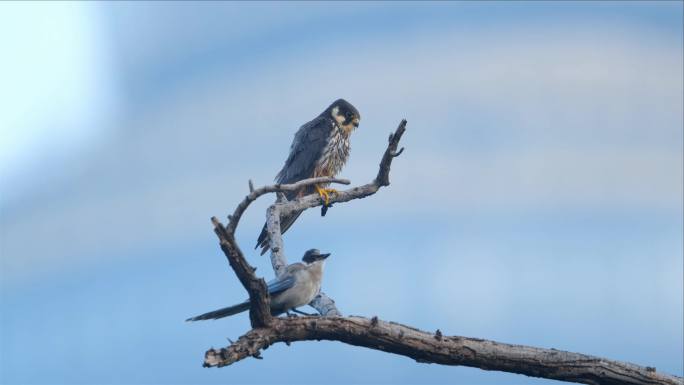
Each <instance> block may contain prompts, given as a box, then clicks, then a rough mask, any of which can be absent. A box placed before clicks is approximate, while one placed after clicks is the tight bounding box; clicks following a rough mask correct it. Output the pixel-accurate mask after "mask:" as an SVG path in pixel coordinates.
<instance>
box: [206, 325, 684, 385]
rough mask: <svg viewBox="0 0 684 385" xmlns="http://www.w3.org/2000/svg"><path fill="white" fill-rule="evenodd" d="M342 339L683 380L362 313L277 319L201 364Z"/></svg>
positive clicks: (491, 364) (462, 360)
mask: <svg viewBox="0 0 684 385" xmlns="http://www.w3.org/2000/svg"><path fill="white" fill-rule="evenodd" d="M317 340H328V341H340V342H344V343H347V344H350V345H355V346H362V347H366V348H370V349H375V350H381V351H384V352H388V353H395V354H399V355H402V356H406V357H409V358H412V359H414V360H416V361H417V362H421V363H436V364H442V365H462V366H470V367H475V368H480V369H484V370H499V371H504V372H509V373H518V374H524V375H527V376H532V377H543V378H549V379H554V380H560V381H568V382H577V383H583V384H611V385H612V384H615V385H617V384H633V385H645V384H669V385H676V384H679V385H681V384H682V378H680V377H675V376H670V375H667V374H663V373H658V372H656V370H655V368H647V367H642V366H637V365H633V364H629V363H625V362H619V361H612V360H607V359H604V358H600V357H594V356H589V355H585V354H579V353H571V352H566V351H562V350H556V349H543V348H536V347H531V346H524V345H512V344H504V343H500V342H494V341H488V340H482V339H478V338H466V337H458V336H453V337H447V336H442V333H441V332H440V331H439V330H438V331H437V332H435V333H428V332H424V331H421V330H418V329H415V328H412V327H409V326H405V325H402V324H398V323H394V322H386V321H381V320H378V319H377V318H376V317H374V318H372V319H368V318H362V317H346V318H342V317H298V318H288V319H282V318H278V319H275V320H274V322H273V324H272V325H271V327H269V328H261V329H253V330H251V331H249V332H248V333H247V334H245V335H244V336H242V337H240V339H239V340H238V341H236V342H235V343H233V344H232V345H230V346H229V347H227V348H223V349H220V350H214V349H211V350H209V351H207V353H206V355H205V359H204V366H226V365H230V364H232V363H235V362H237V361H239V360H241V359H244V358H246V357H250V356H253V355H255V354H258V353H259V352H260V351H261V350H262V349H266V348H268V347H269V346H270V345H273V344H274V343H277V342H286V343H291V342H297V341H317Z"/></svg>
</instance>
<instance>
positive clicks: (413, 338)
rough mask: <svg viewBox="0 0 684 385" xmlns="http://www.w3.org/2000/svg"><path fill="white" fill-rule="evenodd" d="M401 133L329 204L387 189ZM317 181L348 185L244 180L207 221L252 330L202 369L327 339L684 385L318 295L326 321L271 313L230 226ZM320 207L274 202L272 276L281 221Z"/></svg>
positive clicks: (602, 380) (482, 363) (520, 369)
mask: <svg viewBox="0 0 684 385" xmlns="http://www.w3.org/2000/svg"><path fill="white" fill-rule="evenodd" d="M405 129H406V121H405V120H402V122H401V123H400V124H399V127H398V128H397V129H396V131H395V132H394V133H393V134H391V135H390V137H389V144H388V146H387V149H386V150H385V153H384V154H383V157H382V160H381V161H380V169H379V171H378V174H377V176H376V178H375V179H374V180H373V181H371V182H370V183H368V184H365V185H362V186H358V187H354V188H351V189H348V190H344V191H339V192H337V193H336V194H333V195H332V197H331V199H330V203H331V204H332V203H339V202H348V201H350V200H353V199H360V198H365V197H367V196H369V195H372V194H374V193H375V192H377V191H378V190H379V189H380V187H382V186H388V185H389V183H390V181H389V172H390V166H391V163H392V159H394V158H395V157H397V156H399V155H400V154H401V153H402V152H403V150H404V149H403V148H401V149H399V150H397V148H398V145H399V141H400V139H401V137H402V135H403V133H404V131H405ZM318 183H342V184H349V181H346V180H343V179H335V178H314V179H306V180H303V181H300V182H297V183H295V184H291V185H272V186H266V187H261V188H259V189H255V188H254V186H253V184H252V183H251V181H250V183H249V190H250V192H249V195H247V196H246V197H245V198H244V200H243V201H242V202H240V204H239V205H238V207H237V208H236V209H235V211H234V213H233V214H232V215H231V216H229V223H228V225H227V226H226V227H223V225H222V224H221V223H220V222H219V221H218V220H216V218H212V222H213V223H214V228H215V232H216V234H217V236H218V237H219V240H220V245H221V249H222V250H223V251H224V253H225V254H226V257H227V258H228V261H229V263H230V266H231V267H232V268H233V270H234V271H235V274H236V275H237V276H238V279H240V282H241V283H242V285H243V286H244V287H245V289H246V290H247V292H248V293H249V297H250V301H251V309H250V320H251V322H252V327H253V329H252V330H250V331H249V332H247V334H245V335H243V336H242V337H240V338H239V339H238V340H237V341H235V342H232V341H231V344H230V345H229V346H228V347H226V348H222V349H219V350H216V349H210V350H208V351H207V352H206V354H205V360H204V366H207V367H214V366H218V367H221V366H226V365H230V364H233V363H235V362H237V361H240V360H242V359H244V358H248V357H255V358H261V351H262V350H264V349H267V348H268V347H269V346H271V345H273V344H275V343H278V342H284V343H286V344H290V343H291V342H297V341H315V340H329V341H339V342H343V343H347V344H350V345H355V346H361V347H366V348H370V349H376V350H380V351H384V352H388V353H395V354H399V355H403V356H406V357H409V358H412V359H414V360H416V361H417V362H421V363H436V364H442V365H463V366H470V367H475V368H480V369H484V370H498V371H504V372H510V373H518V374H524V375H527V376H533V377H542V378H549V379H555V380H560V381H568V382H577V383H585V384H610V385H616V384H633V385H646V384H663V385H665V384H667V385H675V384H679V385H684V384H683V382H682V378H680V377H676V376H671V375H668V374H664V373H659V372H656V370H655V368H650V367H642V366H638V365H634V364H630V363H625V362H620V361H613V360H608V359H605V358H600V357H594V356H589V355H585V354H579V353H571V352H566V351H561V350H556V349H544V348H537V347H531V346H523V345H511V344H505V343H500V342H495V341H488V340H482V339H476V338H467V337H458V336H452V337H449V336H444V335H442V332H441V331H439V330H437V331H436V332H435V333H428V332H424V331H421V330H418V329H415V328H412V327H410V326H405V325H401V324H398V323H394V322H385V321H381V320H378V318H377V317H373V318H371V319H368V318H363V317H341V316H340V315H341V314H340V312H339V311H338V310H337V307H336V306H335V303H334V301H333V300H332V299H330V298H329V297H328V296H326V295H325V294H324V293H320V294H319V295H318V296H317V297H316V298H315V299H314V300H313V301H312V302H311V303H310V305H311V306H313V307H314V308H316V309H317V310H318V312H319V313H320V314H322V315H326V317H296V318H278V317H273V316H271V314H270V311H269V301H270V299H269V296H268V293H267V291H266V285H265V282H264V280H263V279H260V278H257V277H256V276H255V275H254V269H253V268H252V267H251V266H250V265H249V264H248V263H247V261H246V260H245V258H244V255H243V254H242V251H241V250H240V248H239V247H238V245H237V243H236V241H235V238H234V233H235V229H236V228H237V225H238V222H239V220H240V218H241V216H242V214H243V213H244V211H245V210H246V209H247V207H248V206H249V205H250V204H251V203H252V202H253V201H255V200H256V199H257V198H258V197H260V196H262V195H264V194H267V193H272V192H275V193H281V192H284V191H292V190H296V189H299V188H300V187H302V186H304V185H310V184H318ZM322 204H324V202H323V200H322V199H321V198H320V196H319V195H318V194H311V195H307V196H304V197H301V198H298V199H295V200H292V201H287V200H284V199H283V197H279V199H278V200H277V201H276V203H274V204H273V205H271V206H270V207H269V208H268V210H267V221H266V223H267V229H268V235H269V238H270V240H269V242H270V243H269V247H270V249H271V264H272V266H273V269H274V271H275V273H276V275H280V274H281V273H282V270H283V268H284V267H285V266H287V259H286V258H285V254H284V250H283V240H282V233H281V230H280V218H281V216H285V215H288V214H290V213H292V212H294V211H302V210H306V209H308V208H312V207H316V206H320V205H322Z"/></svg>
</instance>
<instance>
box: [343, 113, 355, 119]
mask: <svg viewBox="0 0 684 385" xmlns="http://www.w3.org/2000/svg"><path fill="white" fill-rule="evenodd" d="M344 116H346V117H347V119H351V118H352V117H353V116H354V115H352V113H351V112H347V113H346V114H344Z"/></svg>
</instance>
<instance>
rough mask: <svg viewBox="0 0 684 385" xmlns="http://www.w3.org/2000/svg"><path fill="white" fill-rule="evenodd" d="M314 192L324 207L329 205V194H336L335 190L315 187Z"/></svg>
mask: <svg viewBox="0 0 684 385" xmlns="http://www.w3.org/2000/svg"><path fill="white" fill-rule="evenodd" d="M316 191H317V192H318V195H320V196H321V198H322V199H323V202H325V205H326V206H328V205H329V204H330V194H337V190H335V189H334V188H320V187H318V186H316Z"/></svg>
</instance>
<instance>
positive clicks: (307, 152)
mask: <svg viewBox="0 0 684 385" xmlns="http://www.w3.org/2000/svg"><path fill="white" fill-rule="evenodd" d="M360 119H361V116H360V115H359V112H358V111H357V110H356V108H355V107H354V106H352V105H351V104H350V103H349V102H347V101H346V100H344V99H338V100H336V101H335V102H333V103H332V104H331V105H330V106H329V107H328V108H326V110H325V111H323V112H322V113H321V114H320V115H318V116H317V117H316V118H315V119H313V120H312V121H310V122H308V123H306V124H304V125H303V126H301V127H300V128H299V130H298V131H297V133H296V134H295V137H294V140H293V141H292V145H291V146H290V155H289V156H288V157H287V160H286V161H285V165H284V166H283V168H282V170H280V172H279V173H278V175H277V176H276V178H275V179H276V182H277V183H282V184H287V183H295V182H298V181H300V180H302V179H307V178H315V177H321V176H329V177H333V176H336V175H337V174H338V173H339V172H340V171H341V170H342V167H343V166H344V164H345V163H346V162H347V159H348V158H349V152H350V151H351V146H350V144H349V138H350V136H351V133H352V131H354V129H355V128H356V127H358V125H359V120H360ZM322 187H325V186H308V187H305V188H302V189H300V190H299V191H291V192H288V193H287V194H286V196H287V199H288V200H291V199H294V198H297V197H300V196H304V195H308V194H312V193H313V192H315V191H318V192H319V194H321V197H325V199H326V202H327V199H328V198H327V191H328V190H325V189H323V188H322ZM300 214H301V212H295V213H292V214H290V215H288V216H287V217H283V218H281V219H280V231H281V233H285V231H287V229H289V228H290V226H292V224H293V223H294V221H295V220H296V219H297V217H299V215H300ZM256 247H261V248H262V250H261V254H264V253H265V252H266V251H268V249H269V247H268V233H267V231H266V225H264V227H263V229H262V230H261V234H260V235H259V238H258V240H257V245H256Z"/></svg>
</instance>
